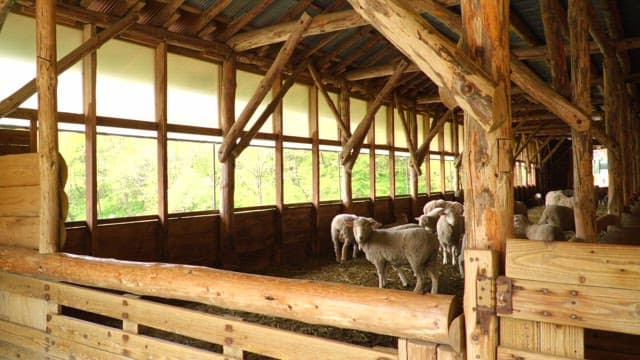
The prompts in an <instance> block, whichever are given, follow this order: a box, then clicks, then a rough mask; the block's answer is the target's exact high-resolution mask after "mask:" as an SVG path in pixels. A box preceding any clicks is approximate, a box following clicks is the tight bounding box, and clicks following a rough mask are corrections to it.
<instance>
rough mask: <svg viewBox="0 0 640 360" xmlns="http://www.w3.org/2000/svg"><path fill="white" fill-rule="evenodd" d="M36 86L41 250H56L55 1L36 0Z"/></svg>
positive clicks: (58, 210) (58, 224)
mask: <svg viewBox="0 0 640 360" xmlns="http://www.w3.org/2000/svg"><path fill="white" fill-rule="evenodd" d="M36 25H37V26H36V66H37V69H36V88H37V92H38V124H39V126H38V141H39V144H38V150H39V151H38V154H39V158H40V246H39V250H40V253H43V254H47V253H53V252H56V251H58V249H59V247H60V243H59V242H60V238H61V237H60V229H61V226H62V224H63V222H64V219H61V217H62V212H61V208H60V192H61V191H62V189H61V188H60V178H59V174H60V164H59V163H58V121H57V119H56V116H57V112H58V109H57V95H56V91H57V88H58V78H57V75H56V72H57V71H56V68H57V63H56V61H57V59H56V4H55V2H54V1H48V0H38V1H36Z"/></svg>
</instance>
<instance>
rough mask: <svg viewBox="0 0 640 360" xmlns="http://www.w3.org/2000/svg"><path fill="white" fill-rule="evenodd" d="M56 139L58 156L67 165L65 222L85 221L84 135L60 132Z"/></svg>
mask: <svg viewBox="0 0 640 360" xmlns="http://www.w3.org/2000/svg"><path fill="white" fill-rule="evenodd" d="M58 139H59V141H58V142H59V144H60V145H59V150H60V154H62V157H63V158H64V160H65V162H66V163H67V168H68V171H69V176H68V178H67V184H66V185H65V187H64V191H65V192H66V193H67V197H68V198H69V214H68V215H67V219H66V221H78V220H85V219H86V218H87V212H86V207H87V197H86V190H85V189H86V172H85V169H86V166H85V151H84V149H85V148H84V134H83V133H76V132H70V131H61V132H60V133H59V134H58Z"/></svg>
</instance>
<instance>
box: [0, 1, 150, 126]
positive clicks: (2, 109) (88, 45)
mask: <svg viewBox="0 0 640 360" xmlns="http://www.w3.org/2000/svg"><path fill="white" fill-rule="evenodd" d="M142 5H144V4H142ZM138 9H139V6H138V7H136V8H135V9H134V11H132V12H131V13H130V14H129V15H127V16H125V17H124V18H122V19H120V20H119V21H118V22H116V23H115V24H113V25H112V26H110V27H109V28H107V29H105V30H103V31H102V32H100V33H99V34H98V35H96V36H94V37H92V38H91V39H89V40H87V41H85V42H83V43H82V44H81V45H80V46H78V47H77V48H76V49H74V50H73V51H71V52H70V53H68V54H67V55H66V56H65V57H63V58H62V59H60V61H58V62H57V63H56V64H55V66H54V68H55V69H56V74H57V75H60V74H61V73H63V72H64V71H65V70H67V69H69V68H70V67H71V66H73V65H74V64H75V63H77V62H78V61H80V59H82V58H83V57H84V56H85V55H87V54H89V53H91V52H93V51H95V50H97V49H98V48H99V47H100V46H102V45H103V44H104V43H105V42H107V41H108V40H110V39H112V38H113V37H115V36H116V35H118V34H119V33H121V32H122V31H124V30H126V29H127V28H128V27H129V26H131V25H133V24H134V23H135V22H136V21H137V20H138ZM36 14H37V12H36ZM54 30H55V29H54ZM35 92H36V79H33V80H31V81H29V82H28V83H26V84H25V85H24V86H22V87H21V88H20V89H18V90H16V91H15V92H14V93H13V94H11V95H9V96H8V97H7V98H6V99H4V100H2V102H0V116H6V115H7V114H9V113H11V112H13V111H14V110H15V109H16V108H18V106H20V104H22V103H23V102H25V100H27V99H28V98H29V97H31V95H33V94H35Z"/></svg>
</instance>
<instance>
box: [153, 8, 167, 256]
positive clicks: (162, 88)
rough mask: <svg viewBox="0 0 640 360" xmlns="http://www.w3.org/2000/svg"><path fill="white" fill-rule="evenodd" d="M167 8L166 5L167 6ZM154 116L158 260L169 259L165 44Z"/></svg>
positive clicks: (158, 63)
mask: <svg viewBox="0 0 640 360" xmlns="http://www.w3.org/2000/svg"><path fill="white" fill-rule="evenodd" d="M167 6H168V5H167ZM154 84H155V101H156V103H155V105H156V110H155V116H156V123H157V124H158V141H157V147H158V218H159V220H160V228H159V229H158V241H159V242H160V254H159V255H160V259H163V261H167V259H168V258H169V244H168V241H169V228H168V226H169V194H168V191H167V189H168V187H169V180H168V179H169V177H168V174H167V171H168V170H167V168H168V164H167V161H168V160H167V43H166V42H164V41H163V42H160V43H159V44H158V46H156V57H155V81H154Z"/></svg>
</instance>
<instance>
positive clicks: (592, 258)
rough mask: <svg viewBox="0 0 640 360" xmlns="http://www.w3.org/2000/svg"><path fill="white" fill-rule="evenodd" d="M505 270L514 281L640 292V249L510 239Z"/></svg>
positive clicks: (622, 246)
mask: <svg viewBox="0 0 640 360" xmlns="http://www.w3.org/2000/svg"><path fill="white" fill-rule="evenodd" d="M506 269H507V276H508V277H510V278H516V279H525V280H537V281H550V282H557V283H563V284H572V285H588V286H599V287H604V288H614V289H628V290H640V248H639V247H633V246H624V245H608V244H585V243H567V242H542V241H528V240H516V239H511V240H509V241H508V242H507V258H506ZM531 269H535V271H531Z"/></svg>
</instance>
